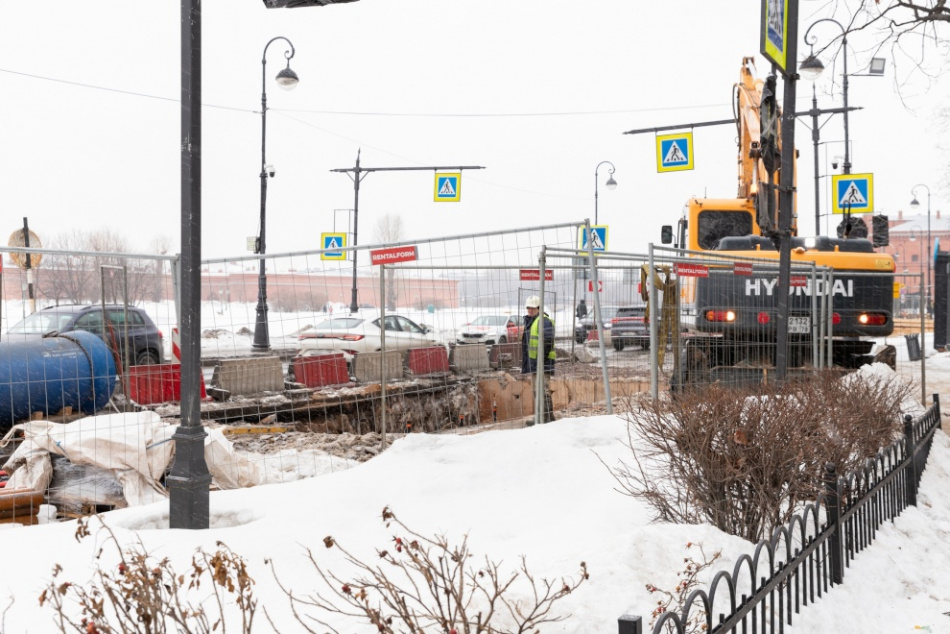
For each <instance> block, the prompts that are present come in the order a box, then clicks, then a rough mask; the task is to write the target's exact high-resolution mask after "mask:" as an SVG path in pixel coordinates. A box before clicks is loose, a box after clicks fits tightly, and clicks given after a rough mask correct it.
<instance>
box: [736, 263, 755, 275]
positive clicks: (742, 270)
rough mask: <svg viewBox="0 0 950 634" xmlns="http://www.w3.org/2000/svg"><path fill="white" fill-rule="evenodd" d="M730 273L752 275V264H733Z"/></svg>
mask: <svg viewBox="0 0 950 634" xmlns="http://www.w3.org/2000/svg"><path fill="white" fill-rule="evenodd" d="M732 272H733V274H734V275H752V262H735V263H733V265H732Z"/></svg>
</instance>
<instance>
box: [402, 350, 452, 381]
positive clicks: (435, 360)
mask: <svg viewBox="0 0 950 634" xmlns="http://www.w3.org/2000/svg"><path fill="white" fill-rule="evenodd" d="M409 371H410V372H412V373H413V374H414V375H415V376H420V375H423V374H437V373H439V372H448V371H449V354H448V353H447V352H446V351H445V348H444V347H443V346H437V347H433V348H410V349H409Z"/></svg>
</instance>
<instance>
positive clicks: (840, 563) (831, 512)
mask: <svg viewBox="0 0 950 634" xmlns="http://www.w3.org/2000/svg"><path fill="white" fill-rule="evenodd" d="M822 486H823V488H824V490H825V496H826V497H827V499H828V526H830V527H832V529H833V530H832V531H831V539H830V542H831V544H830V545H829V548H830V549H831V552H830V553H829V554H828V555H829V557H828V558H829V559H830V561H831V583H833V584H840V583H843V582H844V559H843V551H842V549H841V485H840V483H839V482H838V467H836V466H835V465H834V463H831V462H828V463H826V464H825V474H824V479H823V480H822Z"/></svg>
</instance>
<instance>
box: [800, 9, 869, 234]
mask: <svg viewBox="0 0 950 634" xmlns="http://www.w3.org/2000/svg"><path fill="white" fill-rule="evenodd" d="M822 22H831V23H833V24H835V25H836V26H837V27H838V28H839V29H841V56H842V62H843V67H842V70H843V71H844V72H843V73H842V75H841V77H842V79H841V93H842V95H843V99H844V108H833V109H825V110H819V109H818V98H817V96H816V91H815V85H814V84H812V100H811V110H810V111H808V112H802V113H799V114H802V115H811V117H812V142H813V144H814V149H815V235H820V234H821V231H820V226H819V225H820V221H821V215H820V213H819V206H820V205H819V202H820V197H819V186H818V178H819V177H818V130H819V126H818V115H819V114H826V113H828V114H834V113H837V112H841V113H843V114H844V163H843V164H842V168H843V169H842V172H843V173H845V174H850V173H851V142H850V138H849V129H848V113H849V112H851V111H852V110H860V108H852V107H849V106H848V77H880V76H881V75H883V74H884V65H885V59H884V58H883V57H875V58H873V59H871V64H870V67H869V68H868V72H867V73H864V74H854V75H849V74H848V30H847V29H845V28H844V26H842V25H841V23H840V22H838V21H837V20H835V19H833V18H822V19H820V20H816V21H815V22H813V23H812V24H811V26H809V27H808V30H806V31H805V37H804V40H805V44H808V45H809V46H810V47H811V53H810V54H809V55H808V57H806V58H805V60H804V61H803V62H802V63H801V65H800V66H799V67H798V72H799V73H800V74H801V76H802V77H804V78H805V79H810V80H811V81H812V82H814V81H815V80H816V79H818V76H819V75H821V73H822V71H823V70H825V65H824V64H822V63H821V60H820V59H818V58H817V57H816V56H815V52H814V47H815V43H817V42H818V38H817V36H811V37H809V33H811V30H812V29H813V28H814V27H815V26H816V25H818V24H821V23H822Z"/></svg>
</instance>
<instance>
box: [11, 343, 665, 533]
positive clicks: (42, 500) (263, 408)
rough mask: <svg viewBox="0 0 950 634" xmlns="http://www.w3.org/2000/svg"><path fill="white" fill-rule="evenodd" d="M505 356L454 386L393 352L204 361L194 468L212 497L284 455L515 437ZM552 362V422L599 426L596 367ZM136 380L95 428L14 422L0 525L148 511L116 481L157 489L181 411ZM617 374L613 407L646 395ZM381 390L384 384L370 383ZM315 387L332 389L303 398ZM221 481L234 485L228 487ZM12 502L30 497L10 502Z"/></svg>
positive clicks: (511, 357) (441, 369)
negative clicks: (439, 437)
mask: <svg viewBox="0 0 950 634" xmlns="http://www.w3.org/2000/svg"><path fill="white" fill-rule="evenodd" d="M508 346H509V348H507V349H504V350H503V351H502V352H505V351H507V353H506V354H501V355H496V357H497V359H496V362H495V365H496V366H498V367H491V364H489V367H487V368H486V367H479V368H478V369H477V370H469V371H464V372H459V368H458V365H455V364H453V365H452V366H449V365H448V364H447V359H448V354H447V353H448V351H447V350H446V349H445V348H444V347H440V348H428V349H419V351H416V352H412V351H410V352H409V353H408V354H407V353H405V352H396V351H394V352H392V353H386V355H389V357H388V358H386V357H385V356H384V355H382V354H380V353H376V354H375V355H374V354H372V353H367V354H364V355H360V356H361V357H363V361H361V362H360V363H356V364H354V365H353V366H347V365H346V364H345V362H343V360H342V355H339V354H337V355H328V356H327V357H320V358H318V359H306V360H304V361H301V360H300V358H299V357H293V358H290V360H289V365H287V362H286V361H285V360H284V359H282V358H281V357H280V356H279V355H273V356H268V357H245V358H229V359H217V360H214V361H210V360H209V361H208V363H209V364H210V363H214V369H213V374H212V376H211V378H210V380H208V381H207V383H208V384H207V385H205V379H204V376H205V375H204V374H203V375H202V386H201V393H202V396H203V398H202V399H201V402H200V415H201V419H202V421H203V422H204V425H205V429H206V432H207V434H208V438H207V440H206V449H205V451H206V452H208V451H211V452H212V458H211V459H207V458H206V460H207V462H208V466H209V469H211V470H212V473H213V475H214V478H215V486H214V487H213V488H237V487H243V486H255V485H257V484H266V483H271V482H273V481H274V480H269V479H267V474H264V473H263V472H262V471H261V472H259V471H258V467H257V466H255V464H256V465H264V466H261V467H260V468H261V469H264V468H265V467H266V463H267V456H274V455H275V454H278V455H279V454H281V452H284V451H287V450H291V451H298V452H316V453H317V454H320V455H325V456H328V457H332V458H333V459H343V460H346V461H352V462H363V461H366V460H369V459H371V458H372V457H373V456H376V455H379V453H380V452H381V451H383V450H384V449H385V447H386V446H387V444H388V443H387V440H386V436H387V434H389V435H391V436H392V438H397V437H400V436H403V435H405V434H408V433H473V432H476V431H480V430H483V429H488V428H491V427H494V426H495V425H496V424H497V425H506V426H508V427H511V426H514V427H520V426H523V425H524V424H525V423H526V422H527V421H528V420H530V419H531V418H532V417H533V409H534V398H533V396H534V395H533V390H532V383H533V382H532V380H531V379H532V377H531V376H523V375H522V374H521V372H520V359H518V358H517V357H518V355H517V354H515V353H513V351H512V348H516V347H517V344H508ZM465 348H466V350H465V353H466V354H470V355H472V356H476V357H478V358H479V363H480V366H481V365H483V364H481V360H482V359H483V358H484V359H488V356H487V355H486V351H485V348H484V347H483V346H465ZM496 348H497V346H496ZM432 351H436V352H435V353H433V352H432ZM496 352H497V351H496ZM463 356H464V355H463ZM559 358H560V361H559V362H558V363H557V366H556V371H555V376H554V378H553V379H552V380H551V382H550V387H551V391H552V396H553V402H554V409H555V414H556V416H572V417H576V416H584V415H597V414H603V413H606V404H605V401H604V389H603V380H602V369H601V367H600V366H599V365H598V364H593V363H590V362H589V360H588V362H578V361H577V360H576V357H574V356H573V355H570V354H568V353H567V352H566V350H559ZM420 359H421V361H420ZM453 361H459V360H458V359H453ZM364 362H368V363H370V365H369V368H368V369H367V368H365V367H361V366H362V365H363V364H364ZM341 363H343V365H342V367H341V366H340V364H341ZM463 364H464V361H463ZM137 367H138V371H136V372H130V373H129V374H128V375H126V376H123V377H122V379H121V380H120V381H119V382H118V384H117V389H116V391H115V392H114V393H113V394H112V398H111V399H110V400H109V402H108V405H107V406H106V407H103V408H102V409H100V410H99V411H97V412H96V413H95V415H94V416H91V415H90V414H88V413H83V412H80V411H74V410H70V409H69V408H64V409H63V410H61V411H58V412H55V413H48V412H40V411H37V412H34V413H33V415H32V416H30V417H29V419H26V420H18V421H17V424H16V426H15V427H14V429H13V430H11V432H10V433H9V434H7V437H6V438H5V439H4V442H3V443H2V447H0V456H2V457H3V469H4V470H5V471H4V472H0V523H8V522H15V523H20V524H25V525H32V524H36V523H41V522H40V519H39V514H40V512H41V511H40V508H41V507H42V508H49V507H47V505H52V507H54V508H55V513H56V517H57V518H59V519H68V518H73V517H79V516H83V515H88V514H90V513H96V512H102V511H106V510H109V509H111V508H121V507H124V506H130V505H138V504H143V503H148V501H149V500H147V499H143V498H142V497H141V496H139V495H138V493H136V489H133V490H132V491H131V492H130V491H129V490H128V489H127V488H125V484H124V483H125V478H127V477H128V476H127V475H124V476H120V472H121V473H125V472H126V471H127V470H128V466H129V465H130V464H132V465H135V464H138V463H143V464H148V465H151V466H150V467H149V469H148V472H147V473H145V474H144V477H145V479H146V480H148V481H150V482H151V481H154V483H155V484H158V485H159V488H161V486H160V485H161V483H162V482H163V480H164V476H163V475H162V474H163V473H164V474H166V475H167V470H168V469H170V464H171V463H170V462H169V463H168V464H167V465H165V466H161V465H159V466H158V467H156V466H155V465H154V464H152V463H153V462H154V454H155V450H154V448H157V447H164V448H163V449H161V450H159V451H161V452H169V451H171V452H172V453H171V454H169V455H167V456H165V458H166V459H167V460H169V461H170V460H171V459H172V456H173V451H172V449H171V448H172V447H173V444H166V441H167V440H170V439H171V434H172V433H173V432H174V430H175V429H177V428H178V426H179V420H180V416H181V407H180V404H179V403H178V402H177V400H176V399H175V397H177V396H178V394H180V389H181V386H180V376H179V375H178V374H177V370H178V368H177V367H174V368H172V370H173V371H171V372H170V371H169V368H168V367H165V366H161V365H159V366H137ZM285 368H289V369H290V370H291V371H290V372H287V371H286V370H285ZM351 370H352V374H351V373H350V371H351ZM618 370H619V371H618V372H616V373H615V372H614V371H613V369H612V371H611V375H612V377H613V378H612V379H611V394H612V395H613V397H614V398H623V397H624V396H632V395H634V394H636V393H638V392H645V391H648V390H649V385H650V384H649V379H648V377H646V376H643V374H644V373H643V372H642V371H634V370H632V369H622V368H618ZM367 376H369V377H370V380H368V379H367ZM384 376H385V377H386V379H387V380H386V382H385V384H383V383H382V382H380V381H379V380H375V381H374V380H371V378H372V377H380V378H382V377H384ZM314 381H317V382H320V381H329V382H332V383H333V384H332V385H321V386H318V387H312V386H311V385H308V384H312V383H313V382H314ZM383 407H385V410H383ZM384 411H385V416H383V412H384ZM130 417H131V418H130ZM384 421H385V423H384ZM209 443H210V444H209ZM67 449H68V450H69V451H68V452H67V451H66V450H67ZM84 451H85V452H87V453H86V454H84V453H83V452H84ZM119 454H121V455H126V456H139V458H138V459H133V460H132V462H131V463H123V464H124V465H125V466H121V465H120V466H117V465H115V464H111V463H109V462H108V460H106V461H105V462H102V461H101V460H100V458H102V457H103V456H105V457H108V456H114V455H119ZM281 460H282V459H281V458H279V457H278V458H276V459H275V460H273V461H271V462H273V463H274V464H280V463H281ZM307 460H311V458H307ZM100 462H102V463H101V464H100ZM138 468H139V467H133V469H138ZM117 469H118V471H117ZM221 469H224V471H221ZM228 469H232V470H235V471H236V472H237V473H239V474H242V478H243V479H242V478H234V477H230V475H231V474H230V473H229V472H228V471H227V470H228ZM216 470H217V471H216ZM4 478H9V481H8V482H9V485H10V486H9V489H4V488H3V487H4V485H6V484H7V481H4ZM219 483H220V484H219ZM24 490H27V491H28V492H29V493H30V495H23V494H22V493H23V492H24ZM139 490H141V487H139ZM7 507H9V508H7ZM43 512H44V513H45V512H46V511H43Z"/></svg>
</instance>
